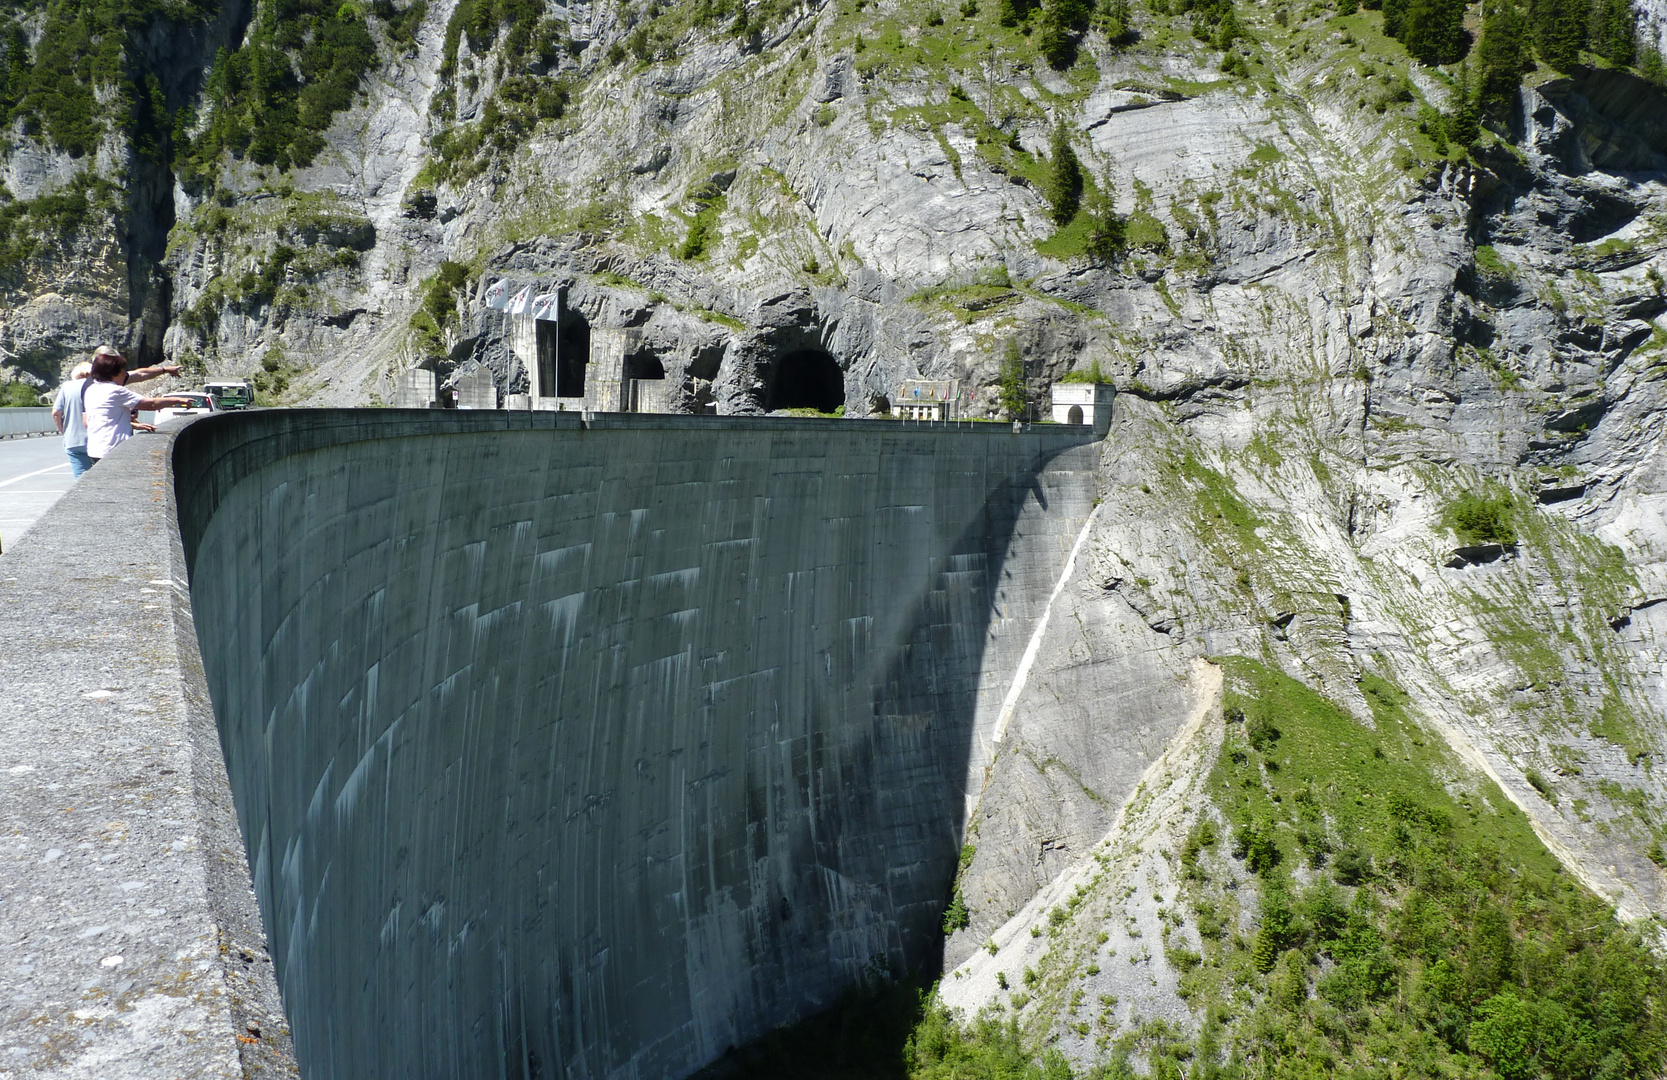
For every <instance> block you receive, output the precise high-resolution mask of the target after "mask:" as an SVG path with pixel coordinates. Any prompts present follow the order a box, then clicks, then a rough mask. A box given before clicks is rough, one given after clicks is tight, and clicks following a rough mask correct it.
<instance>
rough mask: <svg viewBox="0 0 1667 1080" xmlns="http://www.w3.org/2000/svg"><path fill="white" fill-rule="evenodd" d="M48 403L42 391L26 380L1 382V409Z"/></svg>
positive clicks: (31, 406) (32, 406)
mask: <svg viewBox="0 0 1667 1080" xmlns="http://www.w3.org/2000/svg"><path fill="white" fill-rule="evenodd" d="M45 404H46V398H44V397H42V396H41V392H40V391H39V390H37V389H35V388H34V387H33V386H31V385H29V384H28V383H26V382H9V383H5V384H0V409H10V408H19V407H22V408H34V407H39V406H41V405H45Z"/></svg>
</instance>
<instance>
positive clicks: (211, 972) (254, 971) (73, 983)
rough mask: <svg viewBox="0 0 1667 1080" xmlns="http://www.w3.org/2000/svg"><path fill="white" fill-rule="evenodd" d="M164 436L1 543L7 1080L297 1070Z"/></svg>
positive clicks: (0, 952)
mask: <svg viewBox="0 0 1667 1080" xmlns="http://www.w3.org/2000/svg"><path fill="white" fill-rule="evenodd" d="M36 445H37V447H38V448H44V449H46V450H48V451H52V450H54V449H56V440H42V441H40V442H38V443H37V444H36ZM169 445H170V440H169V439H168V438H148V439H133V440H130V441H129V442H128V443H127V444H125V445H124V446H122V447H119V448H118V449H117V450H116V451H115V452H114V453H112V454H111V455H110V457H109V458H108V459H106V460H105V461H104V462H102V463H100V464H99V466H98V467H97V468H95V469H93V470H92V472H91V473H89V474H88V475H87V476H86V477H85V478H83V479H82V480H81V481H80V482H79V483H78V484H76V485H75V487H74V488H73V489H71V490H70V491H69V492H68V493H67V494H65V495H64V497H63V498H61V499H59V500H58V502H57V503H56V504H55V505H54V506H52V507H51V508H50V509H49V510H47V511H46V513H45V514H44V515H43V516H42V517H41V519H40V520H39V521H38V522H36V524H35V526H34V527H33V528H31V529H30V530H29V532H28V533H27V534H26V535H25V536H23V538H22V539H21V540H20V541H19V542H18V543H17V544H15V545H8V546H7V551H6V553H5V554H4V555H0V1077H7V1078H11V1077H54V1078H58V1077H63V1078H72V1077H73V1078H78V1080H79V1078H87V1080H106V1078H110V1080H125V1078H140V1077H143V1078H147V1080H148V1078H153V1077H192V1078H195V1077H220V1076H261V1077H264V1076H284V1075H293V1069H292V1068H291V1067H289V1066H288V1064H287V1060H288V1054H287V1051H286V1045H287V1041H286V1037H285V1027H286V1024H285V1021H284V1019H283V1014H282V1010H281V1008H280V1007H279V1004H278V995H277V988H276V985H275V984H274V982H273V980H272V976H271V967H272V965H271V963H270V962H269V961H268V960H267V958H266V954H265V951H264V947H263V946H264V939H263V936H262V933H261V928H260V922H259V916H258V913H257V910H256V907H255V903H254V897H253V894H252V893H251V891H250V888H249V881H248V871H247V862H246V860H245V857H244V853H243V843H242V840H241V838H240V836H239V834H238V831H237V827H236V817H235V815H234V813H233V812H232V805H231V796H230V791H229V789H228V788H227V786H226V777H225V769H224V765H223V763H222V760H221V756H220V749H219V740H218V738H217V735H216V732H215V728H214V719H213V714H212V711H211V710H210V709H209V707H208V697H207V688H206V687H205V686H204V684H203V680H202V667H201V663H200V661H199V660H198V652H197V640H196V634H195V631H194V629H193V626H192V622H191V611H190V605H189V601H188V594H187V591H186V577H185V565H184V561H183V557H182V555H181V553H180V548H179V539H178V530H177V528H176V527H175V525H174V518H173V513H172V507H173V489H172V486H171V485H170V483H169V478H168V469H167V450H168V449H169ZM250 1024H253V1025H255V1029H256V1030H254V1031H251V1030H250V1028H249V1025H250Z"/></svg>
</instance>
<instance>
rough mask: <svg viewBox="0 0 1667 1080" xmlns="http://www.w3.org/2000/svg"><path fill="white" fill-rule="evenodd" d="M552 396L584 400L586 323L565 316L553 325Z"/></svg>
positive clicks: (587, 352)
mask: <svg viewBox="0 0 1667 1080" xmlns="http://www.w3.org/2000/svg"><path fill="white" fill-rule="evenodd" d="M557 325H558V327H559V329H558V330H557V339H558V345H557V349H556V396H557V397H584V396H585V365H586V364H588V363H590V322H589V320H587V319H586V318H585V317H584V316H583V315H579V314H575V313H571V312H570V313H568V314H566V315H563V316H562V320H561V322H560V323H558V324H557Z"/></svg>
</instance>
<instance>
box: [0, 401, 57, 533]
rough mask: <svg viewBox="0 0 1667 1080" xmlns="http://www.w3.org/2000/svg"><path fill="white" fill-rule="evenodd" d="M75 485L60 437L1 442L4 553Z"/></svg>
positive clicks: (0, 508) (0, 505)
mask: <svg viewBox="0 0 1667 1080" xmlns="http://www.w3.org/2000/svg"><path fill="white" fill-rule="evenodd" d="M8 411H10V410H8ZM73 483H74V480H73V479H72V478H71V477H70V473H69V460H68V459H67V458H65V457H64V443H63V440H62V439H60V438H59V437H58V436H56V435H52V436H42V437H40V438H11V439H0V551H4V550H5V549H7V548H10V547H11V546H12V545H13V544H15V543H17V541H18V540H19V539H20V538H21V537H22V536H23V533H24V531H25V530H26V529H28V528H29V526H31V525H33V524H34V523H35V520H36V519H37V518H39V517H40V516H41V515H42V514H44V513H46V509H47V507H49V506H51V505H52V504H53V503H55V502H57V501H58V498H59V497H60V496H61V495H63V493H64V492H66V491H68V490H69V489H70V485H71V484H73Z"/></svg>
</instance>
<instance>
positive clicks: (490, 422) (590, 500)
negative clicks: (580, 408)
mask: <svg viewBox="0 0 1667 1080" xmlns="http://www.w3.org/2000/svg"><path fill="white" fill-rule="evenodd" d="M1097 461H1098V447H1097V445H1096V444H1094V443H1093V442H1091V441H1090V436H1089V434H1088V433H1087V432H1086V430H1085V429H1082V428H1076V429H1072V428H1067V427H1052V428H1050V427H1046V426H1043V427H1032V428H1030V429H1028V430H1026V431H1025V432H1023V433H1015V432H1014V431H1013V430H1012V429H1010V428H1008V427H1006V426H1002V425H976V426H970V427H966V428H945V427H943V426H941V425H940V426H937V427H915V426H909V425H904V424H899V423H896V422H884V421H879V422H855V421H850V422H839V421H834V422H818V421H796V420H745V421H741V420H736V419H729V418H724V419H717V418H681V417H625V416H599V417H596V418H594V419H592V420H591V421H590V422H588V423H584V422H582V421H580V419H579V418H578V417H577V416H575V415H573V414H551V413H533V414H524V413H523V414H518V415H516V414H504V413H486V414H473V415H470V414H461V415H460V414H434V413H413V412H396V411H389V412H376V413H365V412H346V411H340V412H338V411H325V410H319V411H307V412H268V413H251V414H242V415H227V416H222V417H218V418H208V419H206V420H203V421H200V422H198V423H196V424H193V425H191V426H189V427H188V428H186V429H185V430H184V431H183V432H181V433H180V434H179V436H178V437H177V440H176V442H175V447H174V453H173V468H174V475H175V495H176V498H177V500H178V514H179V525H180V538H181V541H182V544H183V550H184V555H185V560H186V564H187V565H188V567H189V570H190V592H191V605H192V611H193V613H194V618H195V622H196V629H197V638H198V642H199V644H200V648H201V653H202V661H203V667H204V671H205V672H206V676H207V684H208V688H209V692H210V697H211V698H212V702H213V710H214V715H215V720H216V723H217V726H218V728H219V734H220V741H221V745H222V748H223V750H224V754H225V761H226V767H227V773H228V776H229V780H230V785H231V790H232V793H233V795H234V798H235V804H236V813H237V819H238V824H239V827H240V829H241V832H242V834H243V838H244V841H245V843H246V845H247V849H248V856H249V865H250V868H251V871H252V876H253V881H254V887H255V893H256V896H257V898H258V900H259V904H260V909H261V913H262V916H263V920H264V923H265V926H266V931H267V935H268V940H269V948H270V952H271V955H272V960H273V968H274V970H275V973H276V976H277V980H278V984H279V986H280V987H281V989H282V992H283V998H284V1003H285V1009H286V1011H287V1012H288V1014H289V1017H290V1021H291V1025H292V1030H293V1035H294V1043H295V1050H296V1056H297V1060H298V1061H299V1063H300V1065H301V1068H302V1073H303V1075H304V1076H306V1077H308V1078H309V1080H324V1078H343V1080H346V1078H361V1077H447V1078H471V1077H481V1078H486V1077H493V1078H496V1077H504V1076H515V1077H532V1076H545V1077H554V1076H564V1077H642V1078H650V1077H681V1076H684V1075H687V1074H688V1073H690V1072H692V1071H694V1070H696V1069H698V1068H699V1067H701V1066H702V1065H704V1064H706V1063H708V1062H710V1061H712V1060H714V1059H716V1058H718V1057H720V1056H721V1055H722V1054H723V1053H724V1052H725V1050H726V1049H727V1048H729V1047H731V1046H735V1045H740V1044H742V1043H745V1042H746V1041H748V1040H750V1039H752V1038H755V1037H757V1036H759V1035H761V1034H763V1033H765V1032H767V1031H768V1030H770V1029H772V1028H774V1027H776V1026H778V1025H780V1024H782V1023H784V1022H787V1021H790V1020H793V1019H795V1018H798V1017H801V1016H804V1015H807V1014H809V1013H811V1012H814V1011H816V1010H818V1009H820V1008H822V1007H825V1006H828V1005H831V1004H832V1003H833V1001H834V1000H835V998H836V996H837V994H838V993H839V991H840V990H841V989H842V988H843V987H845V986H847V985H849V984H850V983H852V982H853V981H854V980H856V979H857V978H859V977H860V975H861V974H862V973H863V972H864V970H865V969H876V968H877V969H885V970H890V971H893V972H897V971H901V970H902V969H904V968H907V967H915V968H929V967H931V966H932V965H933V964H935V963H936V962H937V956H936V950H937V949H938V947H939V940H940V931H939V923H940V920H941V918H942V911H943V906H944V903H945V901H946V900H947V899H948V894H949V890H950V886H951V883H952V880H953V875H954V873H955V869H956V862H957V853H958V850H959V845H960V842H961V831H962V827H963V824H964V818H965V815H966V807H967V804H968V799H969V797H972V796H975V795H976V785H977V783H978V781H979V777H980V776H981V775H982V770H983V767H984V766H985V765H986V764H987V762H988V758H989V754H990V748H989V745H988V743H989V739H990V736H991V733H992V731H993V730H994V724H995V721H996V717H997V713H998V712H999V710H1000V707H1001V702H1002V699H1003V696H1004V695H1005V694H1006V692H1007V690H1008V686H1009V684H1010V682H1011V681H1012V679H1013V678H1014V675H1015V671H1016V669H1018V668H1019V666H1020V658H1021V656H1022V655H1023V653H1024V651H1025V646H1026V644H1027V642H1028V640H1029V638H1030V636H1031V632H1032V629H1033V627H1034V626H1035V623H1036V620H1037V619H1038V618H1039V617H1040V615H1041V614H1042V612H1043V610H1044V608H1045V605H1046V604H1047V602H1048V599H1049V596H1050V595H1051V592H1052V590H1053V588H1054V586H1055V583H1056V582H1057V581H1058V580H1059V577H1060V574H1061V571H1062V570H1063V568H1064V567H1065V565H1066V563H1067V558H1068V555H1069V553H1070V551H1071V549H1072V545H1073V543H1074V541H1076V539H1077V537H1078V535H1079V533H1080V532H1081V531H1082V529H1083V527H1084V523H1085V521H1086V520H1087V517H1088V514H1089V512H1090V508H1091V506H1092V504H1093V501H1094V496H1095V488H1096V473H1097Z"/></svg>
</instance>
